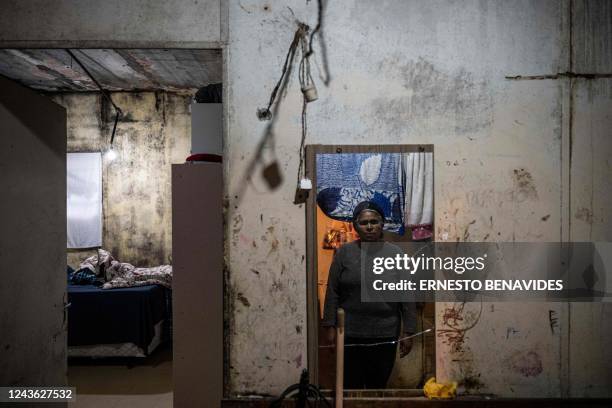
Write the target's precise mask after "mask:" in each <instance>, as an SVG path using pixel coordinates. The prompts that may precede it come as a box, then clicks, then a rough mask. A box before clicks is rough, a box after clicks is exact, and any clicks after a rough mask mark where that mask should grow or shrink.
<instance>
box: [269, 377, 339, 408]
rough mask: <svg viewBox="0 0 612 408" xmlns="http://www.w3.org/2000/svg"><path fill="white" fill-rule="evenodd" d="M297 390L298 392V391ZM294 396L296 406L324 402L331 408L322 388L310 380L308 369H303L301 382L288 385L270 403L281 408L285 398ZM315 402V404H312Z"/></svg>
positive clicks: (272, 407) (302, 406) (298, 407)
mask: <svg viewBox="0 0 612 408" xmlns="http://www.w3.org/2000/svg"><path fill="white" fill-rule="evenodd" d="M296 391H297V393H296ZM290 397H292V398H294V399H295V407H296V408H305V407H306V406H308V407H318V406H319V403H322V404H323V405H324V406H325V407H327V408H331V403H330V402H329V401H328V400H327V399H326V398H325V396H324V395H323V394H322V393H321V390H320V389H319V387H317V386H316V385H313V384H310V383H309V382H308V370H306V369H304V370H302V374H301V375H300V382H299V383H298V384H293V385H290V386H289V387H287V389H286V390H285V391H283V393H282V394H281V395H280V396H279V397H278V398H277V399H275V400H274V401H272V402H271V403H270V408H280V407H281V406H283V401H284V400H285V398H290ZM311 400H312V402H314V405H313V404H311Z"/></svg>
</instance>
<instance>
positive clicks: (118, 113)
mask: <svg viewBox="0 0 612 408" xmlns="http://www.w3.org/2000/svg"><path fill="white" fill-rule="evenodd" d="M65 50H66V52H67V53H68V55H70V58H72V59H73V60H75V61H76V63H77V64H79V66H80V67H81V69H82V70H83V71H85V73H86V74H87V76H89V78H90V79H91V80H92V81H93V82H94V83H95V84H96V86H97V87H98V89H100V92H101V93H102V96H104V97H105V98H106V100H108V102H110V104H111V105H112V106H113V108H115V123H114V124H113V132H112V133H111V139H110V146H111V148H112V146H113V142H114V140H115V132H116V131H117V123H118V122H119V118H120V117H121V116H123V111H122V110H121V108H119V107H118V106H117V105H116V104H115V102H113V98H111V95H110V93H109V92H108V91H107V90H106V89H104V88H102V85H100V83H99V82H98V81H97V80H96V78H94V76H93V75H92V74H91V72H89V70H88V69H87V68H86V67H85V65H84V64H83V63H82V62H81V61H80V60H79V59H78V58H77V57H76V55H74V53H73V52H72V51H71V50H69V49H68V48H65Z"/></svg>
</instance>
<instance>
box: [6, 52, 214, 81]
mask: <svg viewBox="0 0 612 408" xmlns="http://www.w3.org/2000/svg"><path fill="white" fill-rule="evenodd" d="M71 51H72V52H73V53H74V55H75V56H76V58H77V59H78V60H79V61H80V62H81V63H82V64H83V65H84V66H85V67H86V68H87V70H88V71H89V72H90V73H91V74H92V75H93V77H94V78H95V79H96V80H97V81H98V82H99V83H100V84H101V85H102V86H103V87H104V88H105V89H107V90H110V91H136V90H143V91H144V90H166V91H183V90H189V89H197V88H200V87H202V86H206V85H208V84H212V83H220V82H221V79H222V74H221V67H222V63H221V51H220V50H187V49H132V50H128V49H73V50H71ZM0 75H4V76H5V77H7V78H11V79H14V80H16V81H18V82H20V83H22V84H24V85H26V86H28V87H30V88H34V89H39V90H43V91H51V92H81V91H97V90H98V87H97V86H96V84H95V83H94V82H93V81H92V80H91V79H90V78H89V76H88V75H87V74H86V73H85V71H84V70H83V69H82V68H81V67H80V66H79V64H78V63H77V62H76V61H74V60H73V58H72V57H71V56H70V54H68V52H67V51H66V50H64V49H0Z"/></svg>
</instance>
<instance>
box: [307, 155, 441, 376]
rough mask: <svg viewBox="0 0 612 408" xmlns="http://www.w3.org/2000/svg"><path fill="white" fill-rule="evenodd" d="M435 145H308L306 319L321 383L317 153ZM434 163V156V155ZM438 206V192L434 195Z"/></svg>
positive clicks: (311, 367)
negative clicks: (436, 195) (436, 196)
mask: <svg viewBox="0 0 612 408" xmlns="http://www.w3.org/2000/svg"><path fill="white" fill-rule="evenodd" d="M433 147H434V145H432V144H411V145H321V144H313V145H306V151H305V153H306V162H305V175H306V177H308V178H309V179H310V180H312V190H311V191H310V194H308V199H307V200H306V319H307V330H306V333H307V356H308V362H307V363H308V373H309V375H310V383H311V384H317V385H318V384H319V303H318V290H317V278H318V273H317V272H318V271H317V262H318V260H317V251H316V248H317V228H316V219H317V199H316V189H317V171H316V156H317V154H325V153H329V154H334V153H419V152H422V153H432V154H433V153H434V148H433ZM434 163H435V156H434ZM434 208H435V194H434Z"/></svg>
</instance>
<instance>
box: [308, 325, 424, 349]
mask: <svg viewBox="0 0 612 408" xmlns="http://www.w3.org/2000/svg"><path fill="white" fill-rule="evenodd" d="M432 330H433V329H427V330H423V331H421V332H418V333H415V334H411V335H410V336H405V337H401V338H399V339H397V340H391V341H381V342H378V343H351V344H345V345H344V347H374V346H382V345H384V344H396V343H401V342H402V341H404V340H408V339H411V338H413V337H416V336H421V335H423V334H425V333H429V332H430V331H432ZM334 347H336V345H335V344H328V345H325V346H319V348H334Z"/></svg>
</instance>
